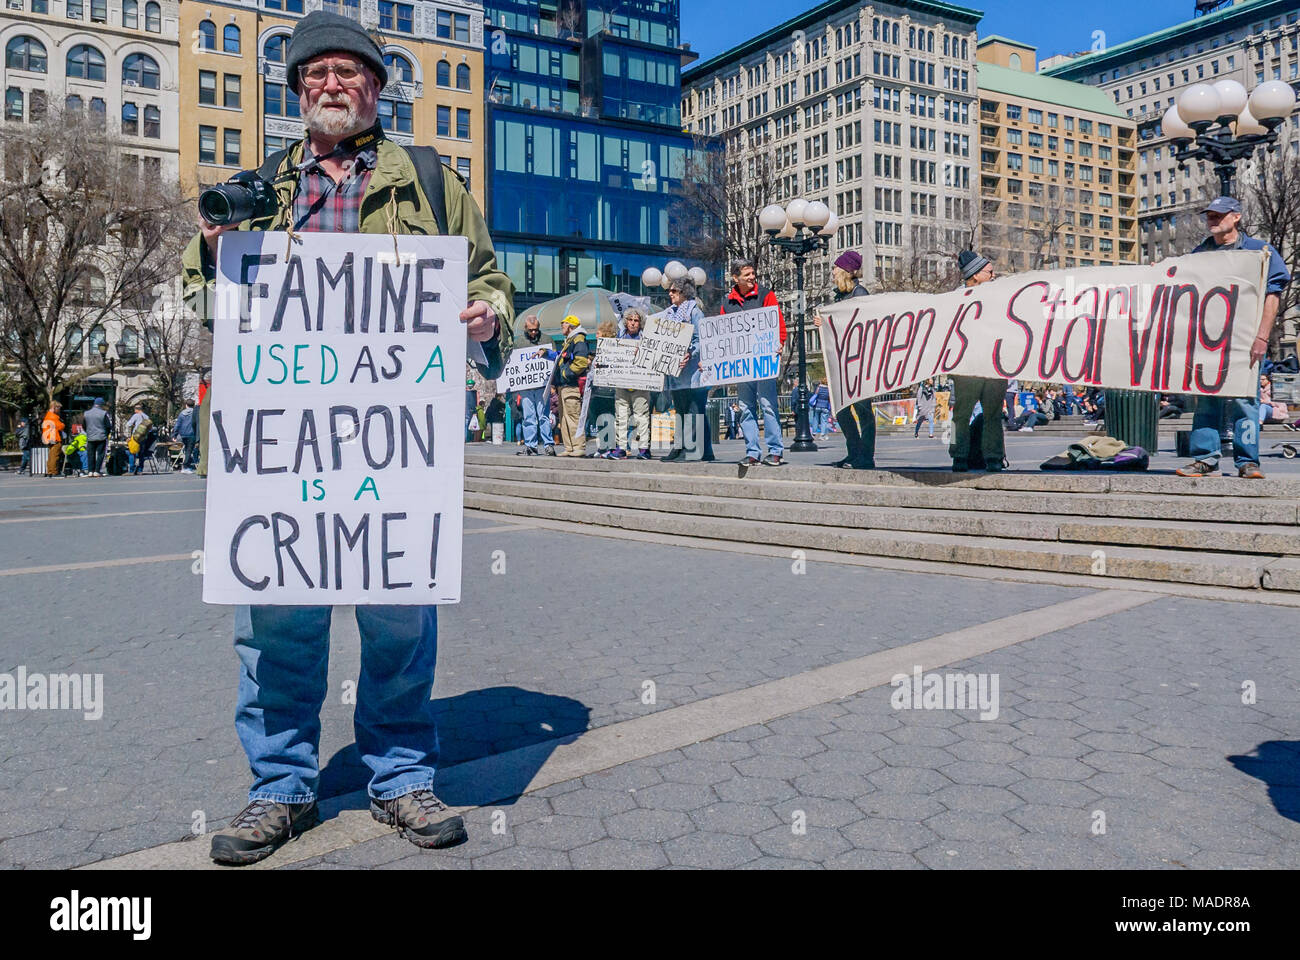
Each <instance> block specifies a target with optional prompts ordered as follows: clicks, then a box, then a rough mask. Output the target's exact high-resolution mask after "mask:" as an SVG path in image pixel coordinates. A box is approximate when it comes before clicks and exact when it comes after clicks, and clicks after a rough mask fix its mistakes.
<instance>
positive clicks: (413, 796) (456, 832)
mask: <svg viewBox="0 0 1300 960" xmlns="http://www.w3.org/2000/svg"><path fill="white" fill-rule="evenodd" d="M446 812H447V805H446V804H445V803H443V802H442V801H441V800H439V799H438V798H437V797H436V796H434V793H433V791H432V790H414V791H412V792H411V793H405V794H402V796H400V797H394V798H393V799H392V800H375V799H371V801H370V815H371V816H372V817H374V818H375V819H376V820H378V821H379V822H380V823H383V824H387V825H388V826H390V827H393V828H395V829H396V830H397V832H398V833H399V834H401V835H402V836H403V837H405V838H406V839H407V840H410V841H411V842H412V843H413V844H415V845H416V846H417V847H434V848H442V847H454V846H456V845H457V844H460V843H464V842H465V841H466V840H468V839H469V834H467V833H466V832H465V821H464V820H462V819H461V818H460V817H444V816H443V814H445V813H446ZM440 818H441V819H440Z"/></svg>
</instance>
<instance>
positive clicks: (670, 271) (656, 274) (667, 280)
mask: <svg viewBox="0 0 1300 960" xmlns="http://www.w3.org/2000/svg"><path fill="white" fill-rule="evenodd" d="M683 277H686V278H687V279H689V280H690V281H691V283H693V284H695V287H696V289H697V290H698V289H699V288H701V287H703V286H704V284H705V283H706V282H708V279H709V275H708V274H707V273H705V272H704V270H703V269H701V268H700V267H690V268H689V269H688V268H687V266H686V264H684V263H682V262H681V261H680V260H669V261H668V262H667V263H666V264H664V268H663V269H662V270H660V269H659V268H658V267H646V268H645V269H644V270H642V271H641V289H642V290H643V291H645V290H650V289H652V288H654V287H659V288H660V289H662V290H667V289H668V288H669V287H671V286H672V285H673V281H674V280H680V279H682V278H683ZM649 295H650V294H649V293H646V294H645V296H647V297H648V296H649Z"/></svg>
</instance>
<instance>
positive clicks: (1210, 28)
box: [1043, 0, 1295, 76]
mask: <svg viewBox="0 0 1300 960" xmlns="http://www.w3.org/2000/svg"><path fill="white" fill-rule="evenodd" d="M1294 6H1295V0H1242V2H1241V3H1234V4H1233V5H1232V6H1229V7H1224V8H1223V9H1222V10H1215V11H1214V12H1213V13H1207V14H1206V15H1205V16H1203V17H1194V18H1192V19H1191V20H1185V21H1183V22H1182V23H1177V24H1174V25H1173V26H1172V27H1165V29H1163V30H1157V31H1156V32H1155V33H1148V34H1147V35H1146V36H1144V37H1138V38H1137V39H1135V40H1126V41H1125V42H1124V43H1119V44H1116V45H1115V46H1113V47H1108V48H1106V49H1105V50H1101V51H1099V52H1097V53H1090V54H1088V55H1087V56H1082V57H1075V58H1073V59H1072V60H1067V61H1065V62H1064V63H1061V64H1057V65H1056V66H1054V67H1051V68H1050V69H1047V70H1044V71H1043V73H1045V74H1047V75H1049V76H1062V75H1067V74H1068V75H1071V76H1081V75H1082V74H1087V73H1092V72H1100V71H1101V70H1104V69H1106V68H1107V67H1109V66H1110V65H1111V64H1113V63H1116V62H1125V61H1128V60H1132V59H1134V58H1135V57H1137V56H1139V55H1140V53H1141V51H1142V50H1144V49H1147V48H1163V47H1164V46H1165V45H1170V46H1176V45H1177V44H1179V43H1183V42H1187V41H1190V40H1193V39H1196V38H1197V35H1198V34H1199V35H1206V36H1208V35H1209V34H1211V33H1217V32H1218V31H1219V29H1221V27H1222V25H1223V22H1224V21H1225V20H1229V19H1232V18H1239V19H1241V20H1253V19H1255V18H1256V17H1269V16H1272V15H1274V14H1280V13H1284V12H1289V11H1290V10H1292V9H1294Z"/></svg>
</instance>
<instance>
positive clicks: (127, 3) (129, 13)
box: [122, 0, 140, 30]
mask: <svg viewBox="0 0 1300 960" xmlns="http://www.w3.org/2000/svg"><path fill="white" fill-rule="evenodd" d="M122 26H124V27H130V28H131V29H132V30H137V29H139V27H140V4H139V2H138V0H122Z"/></svg>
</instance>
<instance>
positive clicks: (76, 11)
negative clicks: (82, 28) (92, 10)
mask: <svg viewBox="0 0 1300 960" xmlns="http://www.w3.org/2000/svg"><path fill="white" fill-rule="evenodd" d="M65 12H66V15H67V17H68V19H69V20H81V19H82V18H84V17H85V16H86V8H85V7H83V6H82V5H81V0H68V3H67V10H66V11H65Z"/></svg>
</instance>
